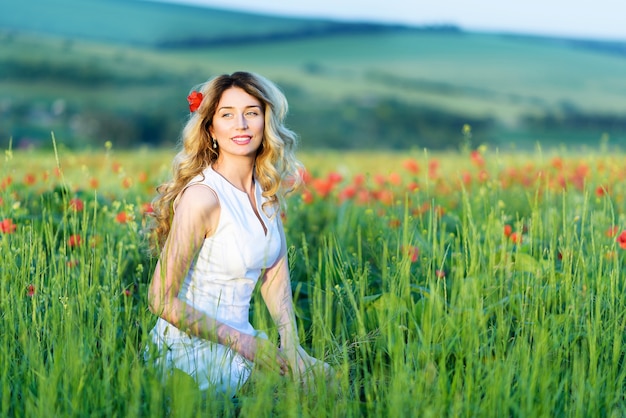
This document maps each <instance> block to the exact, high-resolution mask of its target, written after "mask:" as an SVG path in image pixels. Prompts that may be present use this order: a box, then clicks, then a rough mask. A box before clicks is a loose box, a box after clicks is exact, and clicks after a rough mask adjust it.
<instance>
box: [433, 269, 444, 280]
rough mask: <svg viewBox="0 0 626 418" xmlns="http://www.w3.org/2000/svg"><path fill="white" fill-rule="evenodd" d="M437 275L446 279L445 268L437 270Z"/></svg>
mask: <svg viewBox="0 0 626 418" xmlns="http://www.w3.org/2000/svg"><path fill="white" fill-rule="evenodd" d="M435 276H437V278H438V279H445V278H446V272H445V271H444V270H437V271H435Z"/></svg>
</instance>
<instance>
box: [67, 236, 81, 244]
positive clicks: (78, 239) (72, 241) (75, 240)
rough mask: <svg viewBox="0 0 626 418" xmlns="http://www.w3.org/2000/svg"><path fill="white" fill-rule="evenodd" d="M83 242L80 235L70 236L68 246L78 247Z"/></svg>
mask: <svg viewBox="0 0 626 418" xmlns="http://www.w3.org/2000/svg"><path fill="white" fill-rule="evenodd" d="M82 242H83V239H82V238H81V236H80V235H78V234H74V235H70V237H69V238H68V239H67V245H69V246H70V247H78V246H79V245H80V244H81V243H82Z"/></svg>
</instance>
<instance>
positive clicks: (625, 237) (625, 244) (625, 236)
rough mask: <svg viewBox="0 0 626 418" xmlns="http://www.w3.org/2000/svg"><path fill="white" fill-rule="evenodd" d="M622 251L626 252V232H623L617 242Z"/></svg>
mask: <svg viewBox="0 0 626 418" xmlns="http://www.w3.org/2000/svg"><path fill="white" fill-rule="evenodd" d="M615 241H617V243H618V244H619V246H620V248H621V249H622V250H626V231H622V232H621V233H620V234H619V235H618V236H617V239H616V240H615Z"/></svg>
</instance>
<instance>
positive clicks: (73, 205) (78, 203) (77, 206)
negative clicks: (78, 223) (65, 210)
mask: <svg viewBox="0 0 626 418" xmlns="http://www.w3.org/2000/svg"><path fill="white" fill-rule="evenodd" d="M84 208H85V204H84V203H83V201H82V200H80V199H79V198H77V197H75V198H73V199H70V209H72V210H75V211H76V212H80V211H82V210H83V209H84Z"/></svg>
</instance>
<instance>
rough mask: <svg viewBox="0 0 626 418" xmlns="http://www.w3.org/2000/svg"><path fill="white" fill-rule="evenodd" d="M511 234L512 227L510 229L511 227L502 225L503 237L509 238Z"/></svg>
mask: <svg viewBox="0 0 626 418" xmlns="http://www.w3.org/2000/svg"><path fill="white" fill-rule="evenodd" d="M512 232H513V227H511V225H504V236H505V237H507V238H508V237H510V236H511V233H512Z"/></svg>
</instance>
